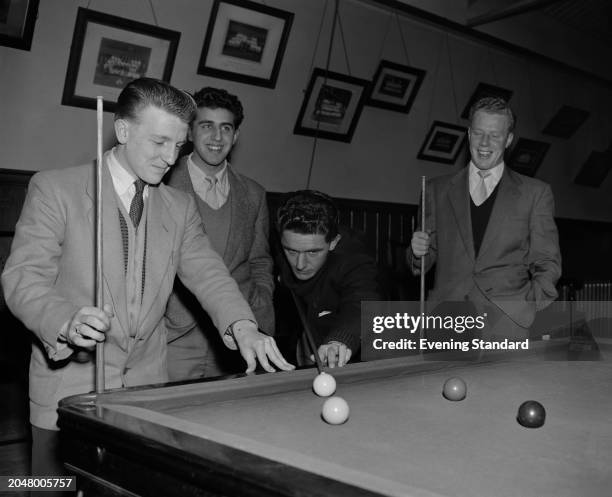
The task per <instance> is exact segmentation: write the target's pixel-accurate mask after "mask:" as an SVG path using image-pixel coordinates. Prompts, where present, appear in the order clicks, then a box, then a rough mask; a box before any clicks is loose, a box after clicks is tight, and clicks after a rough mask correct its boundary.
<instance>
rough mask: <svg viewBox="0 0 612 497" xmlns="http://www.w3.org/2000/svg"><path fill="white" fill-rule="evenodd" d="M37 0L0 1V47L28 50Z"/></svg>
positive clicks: (32, 32)
mask: <svg viewBox="0 0 612 497" xmlns="http://www.w3.org/2000/svg"><path fill="white" fill-rule="evenodd" d="M37 15H38V0H0V45H4V46H5V47H12V48H19V49H21V50H30V47H31V46H32V36H33V35H34V25H35V24H36V16H37Z"/></svg>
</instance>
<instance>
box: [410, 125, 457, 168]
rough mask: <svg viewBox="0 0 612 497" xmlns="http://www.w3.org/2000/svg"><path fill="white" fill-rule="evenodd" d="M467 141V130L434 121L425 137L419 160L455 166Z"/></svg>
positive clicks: (418, 156)
mask: <svg viewBox="0 0 612 497" xmlns="http://www.w3.org/2000/svg"><path fill="white" fill-rule="evenodd" d="M466 139H467V128H466V127H464V126H458V125H456V124H450V123H445V122H442V121H434V122H433V124H432V125H431V128H430V129H429V133H427V136H426V137H425V141H424V142H423V145H422V146H421V150H420V151H419V154H418V155H417V158H418V159H422V160H428V161H431V162H440V163H442V164H454V163H455V162H457V157H458V156H459V153H460V152H461V149H462V148H463V145H464V144H465V142H466Z"/></svg>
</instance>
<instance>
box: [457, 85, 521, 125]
mask: <svg viewBox="0 0 612 497" xmlns="http://www.w3.org/2000/svg"><path fill="white" fill-rule="evenodd" d="M512 93H513V92H512V90H507V89H506V88H501V87H499V86H494V85H489V84H487V83H478V86H477V87H476V89H475V90H474V93H472V96H471V97H470V99H469V100H468V103H467V105H466V106H465V109H463V112H462V113H461V117H462V118H463V119H468V118H469V117H470V109H471V108H472V105H474V103H476V102H477V101H478V100H480V99H481V98H485V97H499V98H503V99H504V100H505V101H506V102H509V101H510V99H511V98H512Z"/></svg>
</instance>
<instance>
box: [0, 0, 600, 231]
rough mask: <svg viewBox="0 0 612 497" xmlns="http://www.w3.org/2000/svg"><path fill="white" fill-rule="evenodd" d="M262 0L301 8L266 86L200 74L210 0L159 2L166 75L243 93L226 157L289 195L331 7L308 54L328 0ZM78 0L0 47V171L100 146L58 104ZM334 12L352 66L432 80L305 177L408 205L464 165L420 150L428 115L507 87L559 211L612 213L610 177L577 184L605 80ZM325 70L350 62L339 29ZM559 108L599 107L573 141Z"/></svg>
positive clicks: (357, 72)
mask: <svg viewBox="0 0 612 497" xmlns="http://www.w3.org/2000/svg"><path fill="white" fill-rule="evenodd" d="M265 3H266V5H270V6H275V7H279V8H283V9H285V10H289V11H291V12H294V13H295V19H294V24H293V28H292V31H291V34H290V38H289V42H288V45H287V50H286V52H285V57H284V60H283V65H282V68H281V71H280V74H279V78H278V82H277V85H276V88H275V89H274V90H272V89H266V88H262V87H257V86H251V85H245V84H241V83H237V82H233V81H227V80H219V79H214V78H210V77H204V76H201V75H198V74H196V68H197V64H198V60H199V57H200V52H201V50H202V43H203V40H204V35H205V29H206V25H207V21H208V17H209V13H210V9H211V6H212V0H202V1H199V0H175V1H172V2H170V1H162V0H153V5H154V7H155V12H156V15H157V18H158V19H159V22H160V25H161V26H163V27H165V28H168V29H173V30H177V31H180V32H181V40H180V44H179V48H178V54H177V59H176V63H175V66H174V71H173V73H172V79H171V82H172V83H173V84H174V85H176V86H178V87H181V88H185V89H187V90H194V89H198V88H200V87H202V86H204V85H216V86H223V87H225V88H227V89H228V90H229V91H231V92H235V93H237V94H238V95H239V96H240V97H241V99H242V101H243V104H244V106H245V109H246V119H245V122H244V124H243V126H242V130H241V136H240V140H239V145H238V147H237V149H236V151H235V153H234V159H233V161H234V163H235V164H236V165H237V167H238V169H239V170H241V171H242V172H245V173H247V174H249V175H250V176H252V177H253V178H255V179H256V180H258V181H259V182H261V183H262V184H263V185H264V186H265V187H266V188H267V189H268V190H271V191H286V190H291V189H298V188H304V187H305V186H306V178H307V175H308V166H309V163H310V157H311V153H312V145H313V138H310V137H305V136H298V135H294V134H293V127H294V124H295V119H296V117H297V113H298V111H299V108H300V105H301V101H302V98H303V92H304V90H305V88H306V86H307V83H308V79H309V74H310V70H311V61H312V60H313V58H314V66H315V67H324V65H325V55H326V49H327V43H328V40H329V34H330V20H331V11H330V10H329V9H330V7H328V12H327V15H326V16H325V23H324V25H323V31H322V33H323V35H322V38H321V40H320V43H319V46H318V50H317V51H316V53H313V52H314V45H315V41H316V38H317V32H318V28H319V23H320V21H321V18H322V13H323V8H324V5H325V2H323V0H309V1H305V0H266V2H265ZM421 3H423V2H421ZM437 4H438V5H440V4H441V2H437ZM86 5H87V3H86V2H85V1H76V0H42V1H41V5H40V9H39V17H38V22H37V25H36V29H35V33H34V39H33V43H32V49H31V51H29V52H26V51H22V50H16V49H11V48H6V47H0V70H1V72H2V77H1V78H0V91H1V94H2V95H3V98H2V102H1V103H0V105H1V107H0V115H1V116H2V120H1V121H0V147H1V149H2V151H3V159H2V162H1V163H0V167H3V168H12V169H30V170H39V169H47V168H52V167H59V166H68V165H73V164H78V163H82V162H85V161H88V160H90V159H91V158H92V157H94V156H95V150H96V143H95V141H96V129H95V128H96V120H95V112H94V111H93V110H88V109H81V108H77V107H69V106H63V105H61V104H60V101H61V96H62V91H63V86H64V80H65V76H66V67H67V63H68V55H69V51H70V46H71V41H72V34H73V30H74V23H75V19H76V12H77V8H78V7H79V6H86ZM330 5H331V2H330ZM90 8H92V9H94V10H98V11H101V12H105V13H109V14H113V15H119V16H122V17H125V18H129V19H134V20H138V21H141V22H145V23H153V16H152V13H151V10H150V8H149V5H148V2H147V1H145V0H141V1H136V0H133V1H130V2H125V1H122V0H95V1H91V2H90ZM453 15H454V16H457V15H458V14H457V13H455V14H453ZM341 16H342V25H343V31H344V39H345V40H346V43H347V55H348V60H349V65H350V72H351V74H352V75H354V76H357V77H361V78H366V79H370V78H371V77H372V76H373V74H374V72H375V70H376V68H377V65H378V61H379V60H380V58H384V59H388V60H392V61H395V62H398V63H408V64H410V65H413V66H415V67H418V68H422V69H425V70H426V71H427V76H426V78H425V82H424V84H423V86H422V88H421V90H420V92H419V94H418V96H417V99H416V101H415V103H414V105H413V108H412V111H411V112H410V114H402V113H397V112H391V111H386V110H383V109H379V108H375V107H367V106H366V107H365V108H364V111H363V113H362V115H361V119H360V121H359V124H358V126H357V129H356V131H355V134H354V136H353V140H352V142H351V143H350V144H346V143H341V142H336V141H330V140H319V141H318V144H317V148H316V155H315V163H314V168H313V172H312V180H311V183H310V187H312V188H317V189H321V190H324V191H326V192H328V193H330V194H332V195H335V196H339V197H348V198H361V199H365V200H381V201H390V202H402V203H406V202H407V203H416V202H417V199H418V191H419V178H420V176H421V175H427V176H434V175H439V174H445V173H449V172H452V171H456V170H458V168H460V167H462V166H463V164H464V162H465V159H464V157H462V158H460V159H459V160H458V161H457V164H456V165H454V166H449V165H444V164H438V163H433V162H426V161H420V160H417V159H416V156H417V153H418V151H419V149H420V147H421V144H422V142H423V140H424V137H425V135H426V133H427V131H428V130H429V127H430V123H431V121H433V120H441V121H446V122H451V123H457V124H461V125H466V124H467V123H466V122H465V121H464V120H462V119H460V118H457V117H456V116H457V115H458V114H459V113H461V111H462V110H463V107H464V106H465V104H466V102H467V100H468V99H469V97H470V95H471V93H472V91H473V89H474V88H475V86H476V84H477V83H478V82H480V81H483V82H487V83H491V84H496V85H500V86H504V87H507V88H510V89H513V90H514V92H515V93H514V96H513V99H512V102H513V105H514V106H515V107H516V110H517V113H518V115H519V122H518V128H517V134H518V135H519V136H525V137H528V138H532V139H538V140H544V141H548V142H550V143H551V144H552V147H551V150H550V151H549V153H548V155H547V157H546V160H545V162H544V163H543V165H542V166H541V167H540V170H539V171H538V177H541V178H542V179H544V180H546V181H549V182H550V183H551V184H552V186H553V189H554V192H555V196H556V198H557V214H558V215H559V216H562V217H569V218H578V219H580V218H583V219H592V220H605V221H612V195H610V192H611V191H612V178H610V177H608V178H607V180H606V181H605V183H604V185H602V187H600V188H599V189H593V188H587V187H579V186H576V185H572V180H573V177H574V176H575V174H576V173H577V171H578V169H579V168H580V165H581V164H582V163H583V162H584V161H585V160H586V158H587V156H588V154H589V152H590V151H591V150H593V149H604V148H606V147H607V146H608V144H609V141H610V138H611V137H612V132H611V128H612V123H611V122H610V117H609V115H606V114H604V112H603V110H604V109H610V108H612V101H611V100H612V99H611V93H612V91H611V90H610V89H609V88H605V87H602V86H601V85H599V84H595V83H589V82H587V81H586V80H585V79H584V78H581V77H575V76H572V75H570V74H568V73H564V72H560V71H559V70H557V69H554V68H551V67H549V66H547V65H539V64H533V63H529V62H527V61H526V60H525V59H524V58H521V57H516V56H513V55H511V54H509V53H507V52H506V53H505V52H501V51H498V50H495V49H491V48H486V47H483V46H482V45H481V44H479V43H476V42H473V41H469V40H466V39H465V38H462V37H458V36H455V35H446V34H445V33H443V32H441V31H439V30H437V29H435V28H432V27H431V26H430V25H426V24H422V23H419V22H417V21H414V20H411V19H404V18H402V20H401V26H402V32H403V35H404V39H405V40H406V46H407V53H406V52H405V51H404V49H403V47H402V43H401V38H400V36H399V31H398V29H397V24H396V23H395V21H393V22H391V23H390V24H389V14H388V13H387V12H385V11H384V10H382V9H380V8H378V7H375V6H371V5H368V4H364V3H362V2H359V1H357V0H344V1H343V2H341ZM388 26H389V28H388ZM387 29H389V31H388V33H387V37H386V41H385V43H384V44H383V39H385V32H386V30H387ZM449 61H450V62H449ZM330 69H331V70H333V71H337V72H343V73H347V72H348V67H347V65H346V62H345V55H344V50H343V48H342V43H341V42H340V40H339V38H337V39H336V44H335V46H334V50H333V54H332V60H331V64H330ZM562 104H568V105H575V106H578V107H582V108H585V109H587V110H590V111H591V112H592V114H593V115H592V117H591V119H590V120H589V121H588V122H587V123H586V124H585V125H584V126H583V127H582V128H581V129H580V130H579V131H578V133H577V134H576V135H575V137H574V138H572V139H571V140H569V141H565V140H560V139H556V138H552V137H545V136H543V135H541V134H540V130H541V129H542V128H543V126H544V125H545V124H546V122H547V120H548V119H549V118H550V117H551V116H552V114H553V113H554V112H556V110H557V108H558V107H559V106H560V105H562ZM608 114H609V113H608ZM111 121H112V115H111V114H109V113H105V130H104V136H105V141H106V142H107V144H111V143H112V141H113V133H112V123H111Z"/></svg>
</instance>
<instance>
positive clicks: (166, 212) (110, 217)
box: [2, 78, 292, 475]
mask: <svg viewBox="0 0 612 497" xmlns="http://www.w3.org/2000/svg"><path fill="white" fill-rule="evenodd" d="M194 113H195V105H194V103H193V100H192V98H191V97H190V96H189V95H187V94H186V93H184V92H182V91H180V90H177V89H175V88H173V87H172V86H170V85H168V84H167V83H164V82H161V81H157V80H153V79H149V78H141V79H137V80H134V81H132V82H131V83H130V84H128V85H127V86H126V88H124V89H123V91H122V92H121V94H120V95H119V99H118V102H117V108H116V113H115V123H114V127H115V133H116V136H117V140H118V145H117V146H116V147H114V148H113V149H112V150H110V151H108V152H106V154H105V155H104V164H103V165H102V168H101V170H102V203H103V208H102V219H103V232H102V239H103V256H102V261H103V301H104V308H103V309H100V308H98V307H95V303H94V292H95V273H96V271H95V263H94V238H95V237H94V226H95V224H94V220H95V196H96V195H95V166H94V165H92V164H89V165H84V166H79V167H73V168H67V169H59V170H51V171H45V172H41V173H38V174H36V175H34V176H33V177H32V180H31V182H30V186H29V189H28V194H27V197H26V200H25V203H24V207H23V211H22V213H21V216H20V218H19V221H18V223H17V226H16V231H15V238H14V241H13V245H12V249H11V254H10V256H9V258H8V260H7V262H6V266H5V269H4V272H3V274H2V285H3V288H4V292H5V296H6V302H7V304H8V306H9V308H10V310H11V311H12V312H13V314H15V316H17V317H18V318H19V319H20V320H21V321H22V322H23V323H24V324H25V326H26V327H27V328H28V329H30V330H31V331H32V332H33V333H34V334H35V336H36V337H37V338H38V340H37V342H36V344H35V346H34V347H33V350H32V357H31V365H30V420H31V423H32V425H33V428H32V437H33V459H32V470H33V473H34V474H49V475H54V474H60V473H61V465H59V464H58V461H57V452H56V450H57V438H58V437H57V432H56V431H54V430H57V425H56V420H57V412H56V409H57V405H58V402H59V400H60V399H61V398H63V397H66V396H68V395H73V394H78V393H84V392H88V391H91V390H93V388H94V362H93V360H91V359H90V360H87V361H85V362H83V361H82V360H81V361H76V360H73V359H74V358H75V357H76V356H77V354H75V352H78V351H80V352H81V354H80V355H82V352H83V351H86V350H91V349H93V348H94V347H95V345H96V343H97V342H102V341H104V342H105V344H104V349H105V362H104V371H105V378H106V388H117V387H125V386H133V385H139V384H147V383H157V382H164V381H166V380H167V370H166V335H167V331H166V327H165V320H164V312H165V309H166V304H167V300H168V297H169V295H170V292H171V291H172V285H173V283H174V278H175V275H178V276H179V278H181V280H182V281H183V283H184V284H185V286H186V287H188V288H189V289H190V290H191V291H192V292H193V293H194V294H195V295H196V296H197V298H198V301H199V302H200V303H201V305H202V306H203V307H204V308H205V309H206V311H207V313H208V314H209V315H210V316H211V318H212V320H213V322H214V324H215V326H216V328H217V329H218V330H219V333H220V334H221V335H222V336H223V341H224V343H225V344H226V346H227V347H229V348H232V349H237V348H238V349H239V350H240V353H241V355H242V356H243V358H244V359H245V360H246V362H247V364H248V368H249V370H251V371H252V370H253V369H254V368H255V366H256V359H257V360H259V362H260V363H261V364H262V366H263V367H264V368H265V369H267V370H273V368H272V366H271V365H270V363H269V362H268V359H270V361H271V362H272V363H274V364H275V365H276V366H277V367H278V368H280V369H291V368H292V366H291V365H290V364H288V363H287V362H286V361H285V360H284V359H283V357H282V356H281V354H280V353H279V352H278V349H277V347H276V344H275V343H274V340H273V339H272V338H271V337H269V336H266V335H264V334H262V333H260V332H259V331H258V330H257V324H256V321H255V318H254V316H253V314H252V312H251V310H250V308H249V306H248V304H247V303H246V301H245V300H244V298H243V297H242V295H241V293H240V291H239V290H238V287H237V285H236V283H235V281H234V280H233V279H232V278H231V277H230V275H229V273H228V271H227V268H226V267H225V265H224V264H223V261H222V260H221V258H220V257H219V256H218V255H217V253H216V252H215V251H214V250H213V249H212V248H211V246H210V242H209V240H208V238H207V237H206V235H205V234H204V231H203V229H202V225H201V220H200V217H199V215H198V213H197V210H196V207H195V203H194V201H193V199H192V198H191V197H190V196H189V195H186V194H184V193H183V192H180V191H178V190H175V189H173V188H170V187H167V186H165V185H162V184H159V183H160V181H161V179H162V176H163V175H164V174H165V173H166V172H167V170H168V169H169V167H170V166H171V165H172V164H173V163H174V161H175V160H176V156H177V152H178V149H179V148H180V146H181V144H182V143H184V141H185V139H186V135H187V128H188V123H189V122H190V121H191V119H192V118H193V115H194Z"/></svg>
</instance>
